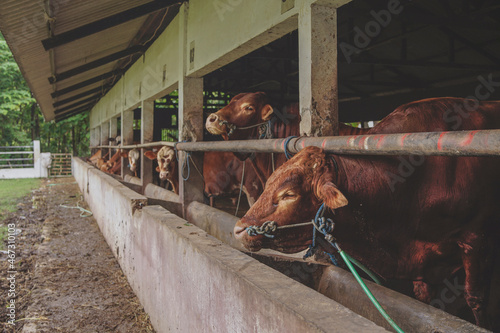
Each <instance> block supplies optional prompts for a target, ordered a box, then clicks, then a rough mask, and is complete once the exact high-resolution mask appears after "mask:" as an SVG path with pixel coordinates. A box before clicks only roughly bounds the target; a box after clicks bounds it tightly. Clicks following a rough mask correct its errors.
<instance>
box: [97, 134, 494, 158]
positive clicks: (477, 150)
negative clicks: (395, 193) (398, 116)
mask: <svg viewBox="0 0 500 333" xmlns="http://www.w3.org/2000/svg"><path fill="white" fill-rule="evenodd" d="M287 140H288V143H287V145H286V147H285V142H286V141H287ZM160 145H167V146H170V147H174V146H176V147H177V149H178V150H182V151H192V152H195V151H199V152H204V151H227V152H240V153H253V152H257V153H284V152H285V148H286V149H287V150H288V152H290V153H292V154H294V153H298V152H299V151H300V150H301V149H303V148H305V147H307V146H316V147H320V148H323V149H324V150H325V152H327V153H335V154H349V155H436V156H500V130H499V129H494V130H474V131H451V132H418V133H397V134H372V135H352V136H330V137H299V138H292V139H287V138H279V139H263V140H234V141H202V142H178V143H174V142H166V141H158V142H150V143H145V144H137V145H125V146H94V147H91V148H121V149H133V148H147V147H155V146H160Z"/></svg>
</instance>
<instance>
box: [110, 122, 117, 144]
mask: <svg viewBox="0 0 500 333" xmlns="http://www.w3.org/2000/svg"><path fill="white" fill-rule="evenodd" d="M117 121H118V119H117V118H116V117H114V118H111V119H110V121H109V137H110V138H115V139H116V136H117V135H118V122H117ZM115 143H116V142H115Z"/></svg>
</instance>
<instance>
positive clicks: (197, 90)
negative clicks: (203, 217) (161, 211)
mask: <svg viewBox="0 0 500 333" xmlns="http://www.w3.org/2000/svg"><path fill="white" fill-rule="evenodd" d="M187 8H188V7H187V5H186V4H183V5H182V6H181V9H180V10H179V17H180V20H179V22H180V29H179V33H180V38H179V40H180V47H179V49H180V55H179V56H180V59H181V66H182V72H181V77H180V78H179V121H178V126H179V141H192V142H194V141H202V140H203V125H204V124H203V78H191V77H186V70H187V66H188V64H189V58H188V48H189V43H188V42H187V33H186V30H187V29H186V27H187V10H188V9H187ZM190 155H191V158H190V159H187V153H186V152H181V151H179V154H178V156H179V196H180V200H181V203H182V210H183V213H184V217H185V216H186V211H187V206H188V205H189V204H190V203H191V202H192V201H199V202H203V177H202V176H201V175H200V173H203V153H201V152H198V153H191V154H190ZM191 159H192V160H191ZM184 162H185V163H189V164H190V174H189V178H188V179H187V180H186V181H184V180H183V178H182V176H183V172H184V176H187V171H188V170H187V164H185V163H184ZM184 164H185V165H186V168H185V170H184V169H183V168H182V167H183V165H184ZM198 171H199V172H198Z"/></svg>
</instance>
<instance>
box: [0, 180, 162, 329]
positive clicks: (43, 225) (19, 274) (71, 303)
mask: <svg viewBox="0 0 500 333" xmlns="http://www.w3.org/2000/svg"><path fill="white" fill-rule="evenodd" d="M77 205H80V206H81V207H83V208H87V206H86V203H85V202H84V201H83V199H82V197H81V193H80V190H79V188H78V186H77V184H76V183H75V180H74V178H72V177H68V178H53V179H48V180H43V183H42V186H41V188H40V189H38V190H35V191H33V192H32V194H31V195H30V196H28V197H26V198H25V199H24V200H23V201H22V202H21V203H20V204H19V205H18V211H17V212H15V213H14V214H11V216H9V217H8V218H7V219H6V220H5V221H4V222H3V224H5V225H8V224H11V225H12V224H15V229H17V231H16V232H14V234H13V237H11V241H12V240H13V244H14V245H15V250H14V251H15V256H16V257H15V263H14V266H13V267H10V263H9V261H8V259H9V258H8V257H7V254H6V253H2V254H1V255H0V272H1V276H0V284H1V290H2V297H1V300H2V311H1V313H0V322H1V323H2V326H1V327H2V329H3V332H25V333H28V332H40V333H42V332H47V333H48V332H84V333H86V332H99V333H101V332H154V330H153V328H152V326H151V323H150V321H149V318H148V316H147V314H146V313H145V312H144V310H143V308H142V306H141V305H140V303H139V300H138V299H137V297H136V296H135V294H134V293H133V291H132V289H131V288H130V286H129V284H128V283H127V280H126V278H125V276H124V275H123V273H122V271H121V269H120V267H119V266H118V263H117V261H116V260H115V257H114V256H113V254H112V253H111V250H110V249H109V247H108V245H107V243H106V242H105V240H104V238H103V236H102V235H101V233H100V231H99V228H98V226H97V224H96V221H95V220H94V218H93V217H84V216H83V217H82V216H80V215H81V214H82V213H84V212H82V211H81V210H79V209H78V208H71V207H76V206H77ZM6 242H7V241H6ZM10 272H13V274H12V273H10ZM12 292H14V293H15V297H13V295H12ZM12 300H14V306H15V310H14V311H15V313H14V315H15V321H14V324H15V325H12V324H10V323H9V320H11V319H12V316H13V314H12V313H13V312H14V311H13V309H12V306H11V308H10V309H9V308H8V307H7V305H9V304H11V302H12ZM9 315H10V316H11V317H9Z"/></svg>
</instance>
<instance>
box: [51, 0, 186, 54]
mask: <svg viewBox="0 0 500 333" xmlns="http://www.w3.org/2000/svg"><path fill="white" fill-rule="evenodd" d="M184 1H185V0H181V1H179V0H155V1H151V2H149V3H146V4H144V5H141V6H137V7H134V8H131V9H129V10H126V11H123V12H121V13H118V14H114V15H111V16H108V17H105V18H103V19H100V20H97V21H94V22H92V23H88V24H85V25H82V26H80V27H78V28H75V29H72V30H69V31H66V32H63V33H61V34H59V35H56V36H53V37H50V38H46V39H44V40H42V45H43V47H44V48H45V50H46V51H48V50H50V49H52V48H54V47H57V46H61V45H64V44H67V43H69V42H72V41H74V40H77V39H80V38H83V37H86V36H90V35H92V34H95V33H98V32H100V31H103V30H106V29H109V28H112V27H114V26H116V25H119V24H122V23H125V22H128V21H131V20H133V19H136V18H139V17H141V16H144V15H147V14H150V13H153V12H155V11H157V10H160V9H164V8H167V7H170V6H174V5H177V4H180V3H182V2H184Z"/></svg>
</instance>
